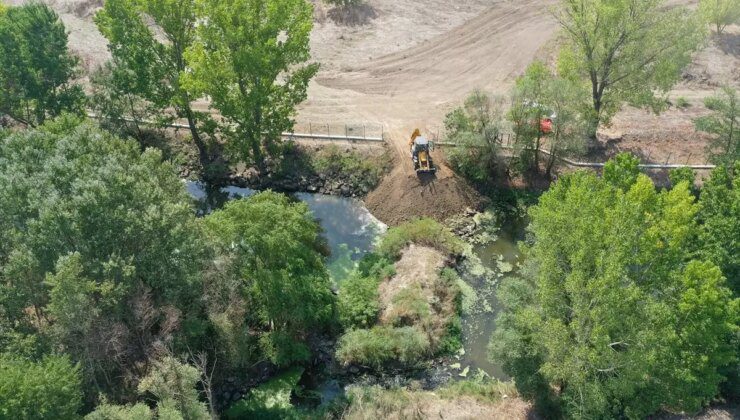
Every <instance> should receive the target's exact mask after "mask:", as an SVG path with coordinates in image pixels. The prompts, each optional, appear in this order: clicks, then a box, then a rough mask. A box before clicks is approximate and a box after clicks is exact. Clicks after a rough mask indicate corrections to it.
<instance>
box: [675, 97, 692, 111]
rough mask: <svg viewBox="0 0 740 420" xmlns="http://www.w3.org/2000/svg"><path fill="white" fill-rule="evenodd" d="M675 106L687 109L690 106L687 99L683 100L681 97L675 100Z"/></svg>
mask: <svg viewBox="0 0 740 420" xmlns="http://www.w3.org/2000/svg"><path fill="white" fill-rule="evenodd" d="M676 106H677V107H679V108H688V107H690V106H691V104H690V103H689V101H688V99H686V98H684V97H683V96H679V97H678V98H677V99H676Z"/></svg>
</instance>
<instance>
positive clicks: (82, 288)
mask: <svg viewBox="0 0 740 420" xmlns="http://www.w3.org/2000/svg"><path fill="white" fill-rule="evenodd" d="M77 124H79V123H78V122H77V121H75V120H72V119H70V118H63V119H61V120H58V121H54V122H53V123H51V124H46V125H45V126H44V127H43V128H42V129H41V130H35V131H26V132H19V133H17V134H13V135H10V136H9V137H7V138H5V139H4V140H2V141H1V142H0V185H3V186H4V187H3V188H0V208H2V210H0V267H1V268H2V270H1V271H0V300H2V302H3V307H4V310H3V311H2V313H1V314H2V318H3V320H4V321H6V322H8V323H9V325H13V326H14V328H13V330H15V331H16V332H18V333H20V334H22V335H34V334H40V335H41V336H43V337H45V338H48V339H52V340H53V343H54V347H57V348H58V349H59V350H62V351H64V352H66V353H68V354H70V355H71V356H72V357H74V360H75V361H76V362H79V363H80V367H81V370H82V373H83V377H84V380H85V386H86V389H87V390H88V392H92V393H95V394H96V393H97V392H108V391H110V392H114V391H115V392H126V387H125V386H124V384H123V383H121V378H122V377H123V376H125V375H128V374H132V373H133V372H131V371H129V369H133V368H134V364H136V363H145V362H146V360H147V358H148V356H149V355H150V352H152V351H153V348H152V346H154V345H155V344H156V343H158V342H161V341H162V340H164V342H168V343H173V341H172V340H173V335H172V334H173V333H174V331H173V330H172V329H171V328H173V327H174V326H175V325H176V324H177V323H178V319H180V318H181V317H182V318H187V317H188V316H190V315H191V314H195V313H197V311H198V308H197V305H194V302H196V301H197V299H198V296H199V294H200V293H199V290H200V289H201V287H202V286H201V284H202V283H201V279H200V276H199V271H200V270H201V264H202V261H203V256H204V249H203V248H202V241H201V240H200V238H199V234H198V230H197V228H196V225H195V217H194V215H193V212H192V209H191V207H190V199H189V197H188V196H187V194H186V192H185V189H184V187H183V184H182V182H181V181H180V180H179V179H178V178H177V176H176V175H175V173H174V171H173V169H172V167H171V166H170V165H168V164H166V163H162V157H161V154H160V153H159V152H157V151H155V150H147V151H145V152H144V153H141V152H140V151H139V147H138V145H137V144H135V143H133V142H129V141H123V140H120V139H117V138H115V137H113V136H111V135H109V134H107V133H105V132H102V131H100V130H99V129H97V128H95V127H94V126H93V125H91V124H89V123H82V124H80V125H77ZM28 309H30V311H29V310H28ZM0 323H2V322H0ZM114 326H116V327H114ZM111 340H115V341H120V342H127V341H131V342H137V343H139V344H140V345H139V346H114V347H112V348H111V347H108V344H107V343H109V342H110V341H111ZM106 348H107V349H108V350H104V349H106Z"/></svg>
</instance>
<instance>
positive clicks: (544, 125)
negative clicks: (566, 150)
mask: <svg viewBox="0 0 740 420" xmlns="http://www.w3.org/2000/svg"><path fill="white" fill-rule="evenodd" d="M540 131H542V132H543V133H545V134H550V133H552V119H550V118H543V119H542V120H540Z"/></svg>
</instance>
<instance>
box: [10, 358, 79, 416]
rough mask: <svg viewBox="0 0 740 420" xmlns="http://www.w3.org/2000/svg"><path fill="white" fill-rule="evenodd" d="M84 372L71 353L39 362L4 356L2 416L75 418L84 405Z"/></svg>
mask: <svg viewBox="0 0 740 420" xmlns="http://www.w3.org/2000/svg"><path fill="white" fill-rule="evenodd" d="M81 381H82V379H81V375H80V370H79V368H78V367H77V366H74V365H72V363H71V362H70V361H69V359H68V358H67V357H60V356H48V357H45V358H44V359H42V360H41V361H39V362H32V361H28V360H24V359H15V358H13V357H11V356H8V355H2V356H0V418H4V419H30V418H49V419H74V418H77V410H79V408H80V406H81V405H82V391H81V388H80V387H81Z"/></svg>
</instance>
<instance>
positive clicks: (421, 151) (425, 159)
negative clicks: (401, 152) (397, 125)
mask: <svg viewBox="0 0 740 420" xmlns="http://www.w3.org/2000/svg"><path fill="white" fill-rule="evenodd" d="M409 146H410V147H411V160H412V162H413V163H414V170H416V173H417V174H419V173H434V172H436V171H437V168H436V167H435V166H434V162H432V154H431V151H432V150H433V149H434V144H433V143H432V142H430V141H429V140H428V139H427V138H426V137H424V136H422V135H421V132H420V131H419V129H418V128H417V129H416V131H414V134H412V135H411V141H410V142H409Z"/></svg>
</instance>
